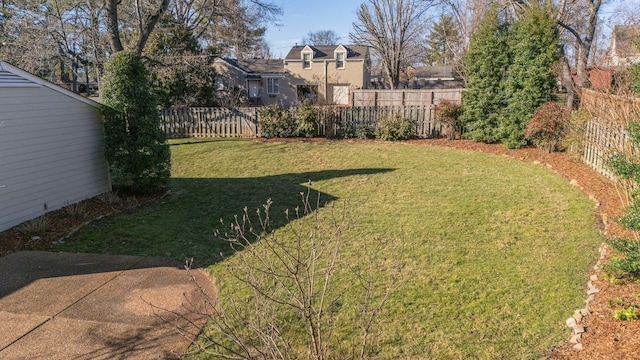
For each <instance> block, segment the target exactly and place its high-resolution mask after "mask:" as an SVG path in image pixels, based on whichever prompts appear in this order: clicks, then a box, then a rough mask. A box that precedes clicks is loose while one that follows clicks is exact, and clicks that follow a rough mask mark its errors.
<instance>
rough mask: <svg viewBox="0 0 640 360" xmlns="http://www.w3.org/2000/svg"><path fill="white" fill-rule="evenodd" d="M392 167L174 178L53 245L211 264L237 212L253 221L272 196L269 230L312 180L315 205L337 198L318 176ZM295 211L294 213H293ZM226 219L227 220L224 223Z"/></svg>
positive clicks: (223, 248) (223, 252) (225, 248)
mask: <svg viewBox="0 0 640 360" xmlns="http://www.w3.org/2000/svg"><path fill="white" fill-rule="evenodd" d="M389 171H393V169H389V168H365V169H347V170H323V171H313V172H304V173H292V174H280V175H272V176H263V177H248V178H173V179H171V188H172V189H173V190H174V194H173V195H172V196H170V197H169V198H167V199H164V200H162V201H160V202H158V203H156V204H152V205H150V206H146V207H144V208H140V209H137V210H134V211H132V212H130V213H127V214H122V215H119V216H116V217H112V218H107V219H105V220H102V221H99V222H96V223H94V224H91V225H89V226H87V227H86V228H84V229H83V230H82V231H81V232H79V233H78V234H77V235H75V236H73V237H72V238H71V239H69V240H68V241H67V243H65V244H63V245H61V246H57V247H56V248H55V249H54V250H60V251H68V252H81V253H108V254H124V255H140V256H160V257H168V258H173V259H176V260H178V261H185V260H186V259H191V258H193V259H194V263H193V264H194V266H195V267H208V266H210V265H213V264H215V263H217V262H218V261H220V260H222V259H224V257H226V256H227V255H228V254H229V253H230V246H229V244H228V243H227V242H226V241H224V240H222V239H220V238H217V237H214V236H213V233H214V231H216V230H220V231H221V232H224V231H225V230H226V229H228V227H229V226H230V223H231V222H232V221H233V219H234V215H236V214H237V215H239V214H242V213H243V209H244V208H245V207H247V209H248V212H249V214H250V215H251V216H252V217H253V220H256V219H257V218H256V217H255V216H254V215H255V214H256V209H262V208H263V204H265V203H266V201H267V199H271V201H272V205H271V208H270V215H269V217H270V222H269V224H270V229H271V230H276V229H278V228H280V227H282V226H284V225H286V223H287V219H286V216H285V214H284V212H285V210H286V209H290V211H292V210H293V209H294V208H295V207H296V206H301V205H302V202H301V195H300V194H301V193H306V192H307V191H308V182H309V181H311V184H312V185H311V199H310V202H311V203H312V204H314V205H315V204H316V200H317V199H318V197H319V200H318V202H317V203H318V206H319V207H323V206H325V205H326V204H327V203H330V202H332V201H335V200H337V199H338V198H337V197H336V196H334V195H332V194H327V193H323V192H318V191H317V190H314V187H313V183H314V182H316V181H323V180H329V179H334V178H341V177H348V176H363V175H372V174H379V173H385V172H389ZM291 213H292V214H293V212H291ZM221 220H222V222H221Z"/></svg>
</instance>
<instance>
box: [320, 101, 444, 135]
mask: <svg viewBox="0 0 640 360" xmlns="http://www.w3.org/2000/svg"><path fill="white" fill-rule="evenodd" d="M395 116H400V117H402V118H405V119H410V120H413V121H414V122H415V123H416V132H415V135H416V136H417V137H420V138H429V137H435V136H439V135H440V132H441V130H442V125H441V124H440V123H439V122H438V121H436V119H435V116H434V108H433V107H432V106H382V107H380V106H378V107H376V106H353V107H326V108H319V113H318V117H319V120H320V124H321V134H320V135H322V136H340V135H341V131H342V130H343V129H344V127H349V128H351V129H352V130H353V131H354V132H355V131H356V130H357V129H358V128H359V127H362V126H371V127H373V128H375V127H376V126H377V124H379V123H380V121H382V120H383V119H390V118H393V117H395Z"/></svg>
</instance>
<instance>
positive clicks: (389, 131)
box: [376, 114, 416, 141]
mask: <svg viewBox="0 0 640 360" xmlns="http://www.w3.org/2000/svg"><path fill="white" fill-rule="evenodd" d="M415 134H416V122H415V121H414V120H411V119H407V118H404V117H402V116H401V115H400V114H396V115H395V116H392V117H388V118H384V119H382V120H380V123H379V124H378V127H377V128H376V136H377V137H378V138H379V139H381V140H387V141H398V140H408V139H411V138H412V137H414V136H415Z"/></svg>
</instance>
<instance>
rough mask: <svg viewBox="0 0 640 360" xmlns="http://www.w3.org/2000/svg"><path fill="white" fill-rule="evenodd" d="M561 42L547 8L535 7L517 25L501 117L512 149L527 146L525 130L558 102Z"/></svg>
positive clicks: (504, 131) (502, 132)
mask: <svg viewBox="0 0 640 360" xmlns="http://www.w3.org/2000/svg"><path fill="white" fill-rule="evenodd" d="M559 48H560V38H559V34H558V29H557V26H556V24H555V21H554V19H553V17H552V15H551V13H550V11H549V9H547V8H543V7H539V6H532V7H530V8H528V9H527V10H526V12H525V13H524V15H523V17H522V18H520V19H519V20H518V21H516V23H515V24H514V27H513V31H512V34H511V36H510V52H511V53H512V54H513V58H512V60H511V64H510V66H509V71H508V72H507V77H506V80H505V84H504V89H505V95H506V96H507V98H508V102H507V106H506V108H505V109H504V110H503V111H502V114H501V116H500V122H499V127H500V131H499V132H500V133H501V138H502V141H503V142H504V144H505V145H506V146H507V147H510V148H516V147H520V146H523V145H526V140H524V130H525V127H526V125H527V123H528V122H529V120H531V118H532V117H533V114H534V113H535V112H536V110H537V109H538V108H539V107H540V106H541V105H542V104H544V103H545V102H548V101H552V100H555V99H556V96H555V86H556V83H557V76H556V74H555V72H554V65H556V63H557V62H558V60H559V51H558V50H559Z"/></svg>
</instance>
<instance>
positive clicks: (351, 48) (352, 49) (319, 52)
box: [285, 45, 369, 60]
mask: <svg viewBox="0 0 640 360" xmlns="http://www.w3.org/2000/svg"><path fill="white" fill-rule="evenodd" d="M307 46H308V47H309V48H310V49H312V50H313V59H312V60H329V59H333V58H334V52H335V51H336V49H338V48H339V47H341V46H342V47H343V48H345V49H346V50H347V60H365V59H366V58H367V54H368V52H369V48H368V47H367V46H364V45H328V46H312V45H297V46H294V47H292V48H291V50H289V53H288V54H287V57H286V58H285V60H301V59H302V55H301V52H302V50H303V49H304V48H305V47H307Z"/></svg>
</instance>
